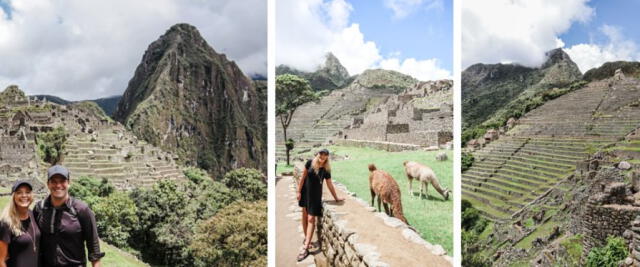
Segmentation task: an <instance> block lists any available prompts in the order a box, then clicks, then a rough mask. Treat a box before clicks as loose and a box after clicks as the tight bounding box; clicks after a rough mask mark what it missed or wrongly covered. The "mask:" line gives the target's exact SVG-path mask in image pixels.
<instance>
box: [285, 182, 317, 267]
mask: <svg viewBox="0 0 640 267" xmlns="http://www.w3.org/2000/svg"><path fill="white" fill-rule="evenodd" d="M293 186H294V184H293V177H291V176H285V177H284V178H277V179H276V266H278V267H290V266H309V265H313V264H314V257H313V256H312V255H309V257H307V258H306V259H305V260H304V261H301V262H297V261H296V256H298V250H299V249H300V247H301V246H302V241H303V240H304V236H303V234H302V226H301V224H300V218H301V216H302V215H301V214H300V210H299V208H297V207H298V204H297V201H296V195H295V188H294V187H293ZM314 239H315V237H314ZM314 252H316V251H312V253H314Z"/></svg>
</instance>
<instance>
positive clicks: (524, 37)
mask: <svg viewBox="0 0 640 267" xmlns="http://www.w3.org/2000/svg"><path fill="white" fill-rule="evenodd" d="M638 10H640V1H606V0H593V1H589V0H564V1H556V0H539V1H530V0H485V1H464V2H463V7H462V13H461V15H462V68H463V69H464V68H466V67H468V66H470V65H472V64H475V63H499V62H503V63H509V62H517V63H520V64H522V65H526V66H533V67H537V66H539V65H540V64H542V63H543V62H544V60H545V57H544V53H545V51H548V50H551V49H554V48H558V47H562V48H563V49H564V50H565V52H567V53H568V54H569V56H570V57H571V58H572V59H573V61H575V62H576V64H578V67H579V68H580V71H582V72H583V73H584V72H586V71H587V70H589V69H591V68H594V67H598V66H600V65H602V64H603V63H605V62H608V61H614V60H636V61H637V60H640V50H639V49H638V45H637V44H638V42H639V41H640V31H638V30H637V16H638V15H637V12H638Z"/></svg>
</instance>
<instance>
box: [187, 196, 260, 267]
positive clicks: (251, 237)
mask: <svg viewBox="0 0 640 267" xmlns="http://www.w3.org/2000/svg"><path fill="white" fill-rule="evenodd" d="M190 248H191V250H192V251H193V253H194V256H195V260H196V263H197V264H196V265H202V266H264V265H265V264H266V262H267V202H266V201H264V200H262V201H258V202H246V201H239V202H236V203H234V204H232V205H229V206H228V207H226V208H224V209H222V210H221V211H220V212H218V214H216V215H215V216H213V217H212V218H211V219H209V220H206V221H204V222H202V223H201V224H199V226H198V227H197V229H196V232H195V237H194V239H193V242H192V243H191V246H190Z"/></svg>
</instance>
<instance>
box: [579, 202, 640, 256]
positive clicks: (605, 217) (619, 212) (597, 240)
mask: <svg viewBox="0 0 640 267" xmlns="http://www.w3.org/2000/svg"><path fill="white" fill-rule="evenodd" d="M586 210H587V212H585V214H584V215H583V216H582V220H583V223H582V234H583V236H584V239H583V249H584V250H583V251H584V252H586V253H588V251H590V250H591V249H592V248H594V247H599V246H603V245H605V244H606V240H607V237H608V236H623V234H624V232H625V231H626V230H627V229H630V228H631V223H632V222H633V221H634V220H635V219H636V217H637V216H638V215H640V207H635V206H628V205H618V204H609V205H593V204H588V205H587V209H586ZM627 241H630V240H627Z"/></svg>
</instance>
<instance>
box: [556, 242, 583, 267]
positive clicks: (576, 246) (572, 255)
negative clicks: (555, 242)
mask: <svg viewBox="0 0 640 267" xmlns="http://www.w3.org/2000/svg"><path fill="white" fill-rule="evenodd" d="M560 245H561V246H562V247H564V248H565V249H566V250H567V254H568V255H569V258H568V259H566V260H567V262H568V263H569V264H570V265H571V266H580V258H581V257H582V235H574V236H570V237H567V238H566V239H564V240H562V241H561V242H560Z"/></svg>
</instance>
